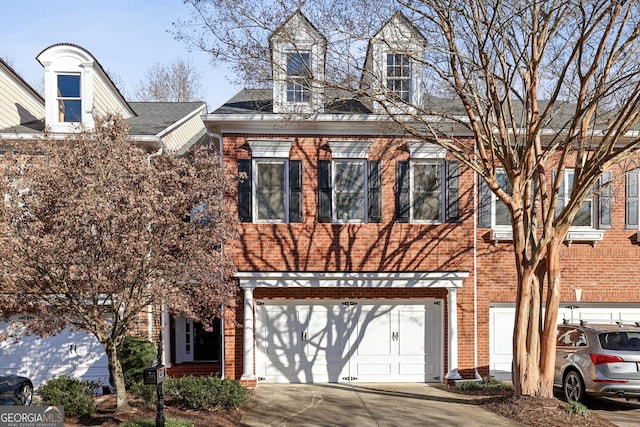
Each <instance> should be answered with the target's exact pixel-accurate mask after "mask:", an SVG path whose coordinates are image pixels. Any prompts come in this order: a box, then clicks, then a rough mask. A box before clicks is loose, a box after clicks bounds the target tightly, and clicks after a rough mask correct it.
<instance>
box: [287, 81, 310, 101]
mask: <svg viewBox="0 0 640 427" xmlns="http://www.w3.org/2000/svg"><path fill="white" fill-rule="evenodd" d="M310 100H311V97H310V93H309V85H308V84H307V82H304V84H300V83H295V82H287V102H309V101H310Z"/></svg>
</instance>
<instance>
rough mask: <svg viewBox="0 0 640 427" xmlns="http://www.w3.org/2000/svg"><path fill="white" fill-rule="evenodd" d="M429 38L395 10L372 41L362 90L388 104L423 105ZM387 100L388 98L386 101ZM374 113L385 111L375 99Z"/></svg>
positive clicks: (366, 61) (368, 51)
mask: <svg viewBox="0 0 640 427" xmlns="http://www.w3.org/2000/svg"><path fill="white" fill-rule="evenodd" d="M425 46H426V39H425V38H424V36H423V35H422V34H421V33H420V31H418V29H417V28H416V27H415V26H414V25H413V24H412V23H411V22H410V21H409V20H408V19H407V17H406V16H404V15H403V14H402V13H401V12H396V13H395V14H394V15H393V16H392V17H391V19H389V20H388V21H387V22H386V23H385V24H384V25H383V26H382V28H381V29H380V31H378V32H377V33H376V34H375V35H374V36H373V37H372V38H371V41H370V42H369V47H368V50H367V57H366V60H365V66H364V75H363V78H362V83H363V84H362V86H363V87H362V89H364V90H366V91H367V92H368V93H371V94H373V97H374V99H376V100H378V101H382V100H390V101H388V102H387V105H388V106H389V107H390V108H392V109H394V108H393V107H391V106H392V105H400V106H401V107H400V109H403V107H402V106H407V105H420V104H421V102H422V95H423V84H422V75H423V72H424V66H423V57H424V50H425ZM385 102H386V101H385ZM373 110H374V112H377V113H382V112H383V111H384V109H383V107H382V105H380V103H378V102H376V103H374V105H373Z"/></svg>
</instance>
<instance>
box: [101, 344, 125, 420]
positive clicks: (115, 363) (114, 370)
mask: <svg viewBox="0 0 640 427" xmlns="http://www.w3.org/2000/svg"><path fill="white" fill-rule="evenodd" d="M103 346H104V349H105V351H106V353H107V361H108V363H109V374H111V378H112V379H113V381H114V382H115V384H112V385H113V386H114V387H115V388H116V412H119V411H124V410H126V409H128V408H129V403H128V402H127V390H126V388H125V385H124V372H123V370H122V365H121V364H120V359H118V352H117V349H116V346H115V344H113V343H106V344H103Z"/></svg>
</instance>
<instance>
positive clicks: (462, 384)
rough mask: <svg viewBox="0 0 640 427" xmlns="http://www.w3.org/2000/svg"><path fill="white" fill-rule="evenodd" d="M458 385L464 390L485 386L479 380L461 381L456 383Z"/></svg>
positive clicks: (479, 388) (478, 388)
mask: <svg viewBox="0 0 640 427" xmlns="http://www.w3.org/2000/svg"><path fill="white" fill-rule="evenodd" d="M456 387H457V388H458V389H459V390H464V391H471V390H481V389H482V388H483V387H482V385H481V384H480V383H479V382H478V381H461V382H459V383H457V384H456Z"/></svg>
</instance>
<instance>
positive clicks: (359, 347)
mask: <svg viewBox="0 0 640 427" xmlns="http://www.w3.org/2000/svg"><path fill="white" fill-rule="evenodd" d="M356 313H357V315H356V316H352V317H355V318H356V322H357V328H356V331H355V332H356V336H355V340H352V342H351V343H350V345H351V346H352V347H353V348H355V349H356V353H357V354H358V355H359V356H388V355H389V354H391V351H392V350H391V349H392V345H393V343H392V340H391V333H392V330H391V329H392V328H391V320H392V319H391V308H390V307H389V306H373V305H367V306H362V307H361V308H360V309H357V310H356Z"/></svg>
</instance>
